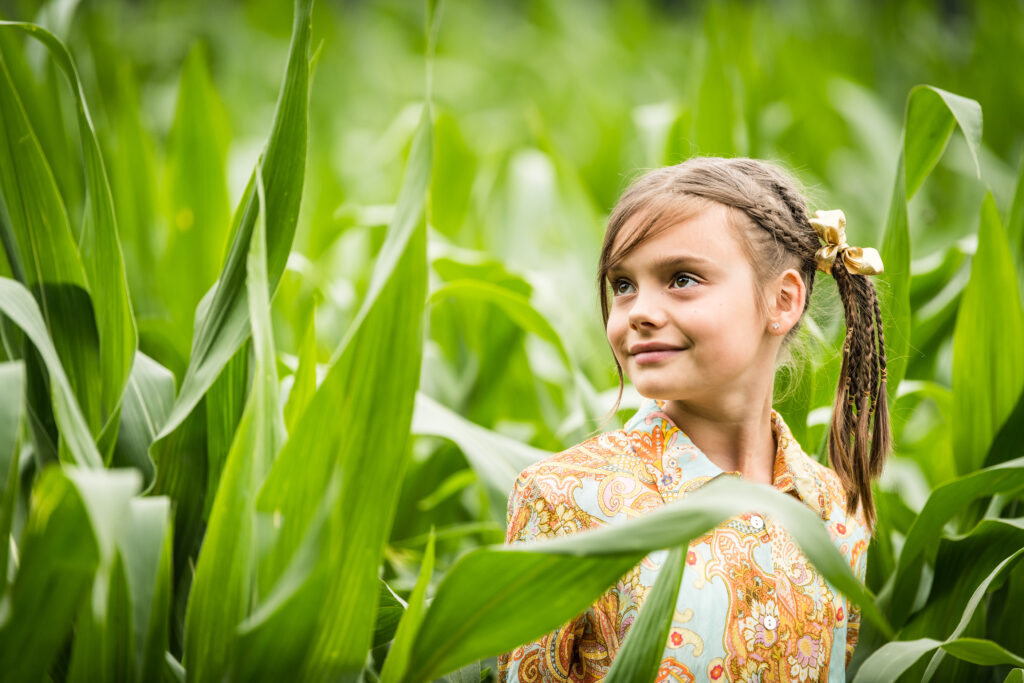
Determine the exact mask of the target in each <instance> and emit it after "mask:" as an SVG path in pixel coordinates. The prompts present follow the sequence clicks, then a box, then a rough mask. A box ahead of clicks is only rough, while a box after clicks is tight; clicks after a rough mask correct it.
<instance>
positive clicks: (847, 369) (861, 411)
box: [828, 259, 892, 529]
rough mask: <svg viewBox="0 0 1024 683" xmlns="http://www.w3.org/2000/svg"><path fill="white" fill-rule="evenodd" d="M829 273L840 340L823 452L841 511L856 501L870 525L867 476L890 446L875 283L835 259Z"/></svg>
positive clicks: (875, 470) (872, 513)
mask: <svg viewBox="0 0 1024 683" xmlns="http://www.w3.org/2000/svg"><path fill="white" fill-rule="evenodd" d="M831 272H832V277H834V278H835V281H836V286H837V287H838V289H839V297H840V298H841V299H842V302H843V311H844V314H845V317H846V340H845V341H844V342H843V365H842V369H841V370H840V371H839V386H838V388H837V390H836V400H835V404H834V406H833V409H832V426H831V429H830V430H829V439H828V456H829V461H830V462H831V464H832V469H834V470H835V471H836V474H838V475H839V480H840V481H841V482H842V484H843V489H844V490H845V491H846V511H847V513H848V514H854V513H855V512H856V510H857V506H858V504H859V505H861V506H862V507H863V510H864V519H865V521H866V522H867V525H868V528H869V529H874V526H875V521H876V518H877V516H876V514H875V506H874V497H873V496H872V494H871V480H872V479H874V478H876V477H878V476H879V475H880V474H881V473H882V466H883V465H884V464H885V458H886V455H887V454H888V453H889V450H890V448H891V447H892V434H891V431H890V426H889V408H888V403H887V401H886V389H885V379H886V378H885V337H884V335H883V333H882V314H881V309H880V308H879V306H878V296H877V295H876V293H875V287H874V285H872V284H871V281H870V280H869V279H868V277H867V276H866V275H859V274H856V273H851V272H850V271H848V270H847V269H846V265H845V264H844V263H843V261H842V260H841V259H836V260H835V262H834V263H833V264H832V271H831ZM872 418H873V419H872ZM872 423H873V424H872ZM869 433H870V437H869Z"/></svg>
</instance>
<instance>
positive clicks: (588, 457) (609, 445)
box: [516, 429, 633, 485]
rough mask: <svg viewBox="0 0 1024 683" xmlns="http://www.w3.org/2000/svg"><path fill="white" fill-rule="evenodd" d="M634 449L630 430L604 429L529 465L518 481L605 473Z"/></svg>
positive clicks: (617, 467)
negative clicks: (604, 430)
mask: <svg viewBox="0 0 1024 683" xmlns="http://www.w3.org/2000/svg"><path fill="white" fill-rule="evenodd" d="M632 452H633V449H632V446H631V444H630V440H629V436H628V432H626V431H625V430H623V429H616V430H613V431H608V432H602V433H600V434H597V435H596V436H592V437H590V438H589V439H587V440H586V441H582V442H580V443H578V444H576V445H575V446H570V447H569V448H566V449H565V450H563V451H559V452H557V453H554V454H552V455H549V456H548V457H546V458H544V459H542V460H538V461H537V462H535V463H533V464H532V465H530V466H528V467H526V468H525V469H524V470H523V471H522V472H520V473H519V476H518V477H517V480H516V484H517V485H519V484H520V483H521V482H526V481H536V480H539V479H544V480H550V479H551V478H556V479H557V478H559V477H572V478H580V477H590V478H594V477H602V476H604V475H605V474H607V473H608V472H613V471H616V470H618V469H620V468H621V466H622V465H623V464H624V462H625V459H626V458H627V457H628V456H629V455H630V454H631V453H632Z"/></svg>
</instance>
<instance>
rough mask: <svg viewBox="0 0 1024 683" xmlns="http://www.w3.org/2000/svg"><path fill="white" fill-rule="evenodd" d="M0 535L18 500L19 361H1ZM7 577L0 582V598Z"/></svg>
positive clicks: (1, 557)
mask: <svg viewBox="0 0 1024 683" xmlns="http://www.w3.org/2000/svg"><path fill="white" fill-rule="evenodd" d="M0 386H2V387H4V389H5V391H4V394H3V396H2V397H0V538H3V539H7V538H10V536H11V526H12V525H13V523H14V509H15V504H16V503H17V501H18V491H19V486H18V484H19V481H18V474H19V471H20V470H19V465H20V463H21V449H22V443H21V442H22V437H21V435H22V428H21V425H22V419H23V417H24V406H25V399H24V396H25V365H24V363H21V362H19V361H14V362H8V363H0ZM10 550H11V544H10V543H3V544H2V545H0V576H3V577H6V576H7V575H8V574H7V561H8V556H9V554H10ZM6 591H7V581H6V580H5V581H4V582H3V583H2V584H0V599H2V598H3V595H4V593H6Z"/></svg>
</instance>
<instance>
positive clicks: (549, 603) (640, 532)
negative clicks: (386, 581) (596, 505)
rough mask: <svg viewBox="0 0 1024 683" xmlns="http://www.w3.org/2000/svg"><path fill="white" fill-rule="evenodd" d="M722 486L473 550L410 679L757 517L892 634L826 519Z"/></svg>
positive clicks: (527, 631) (750, 490)
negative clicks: (773, 525)
mask: <svg viewBox="0 0 1024 683" xmlns="http://www.w3.org/2000/svg"><path fill="white" fill-rule="evenodd" d="M721 479H722V480H721V481H715V482H712V483H711V484H708V485H707V486H705V487H704V488H702V489H701V490H699V491H697V492H695V493H693V494H690V495H688V496H686V498H684V499H682V500H680V501H678V502H674V503H672V504H670V505H666V506H664V507H662V508H660V509H658V510H655V511H653V512H651V513H649V514H647V515H644V516H642V517H638V518H636V519H632V520H629V521H628V522H625V523H623V524H619V525H615V526H609V527H605V528H601V529H597V530H594V531H590V532H586V533H581V534H575V535H573V536H568V537H558V538H555V539H552V540H545V541H539V542H536V543H530V544H523V545H514V546H510V547H507V548H501V549H493V548H484V549H479V550H474V551H472V552H470V553H469V554H467V555H466V556H464V557H463V558H462V559H461V560H459V561H458V562H457V563H456V564H455V566H454V567H452V569H451V570H450V571H449V572H448V574H447V575H446V576H445V578H444V579H443V580H442V582H441V585H440V586H439V587H438V589H437V595H436V596H435V597H434V601H433V602H432V603H431V605H430V609H429V610H428V611H427V615H426V617H425V618H424V620H423V624H422V625H421V627H420V634H419V638H418V639H417V642H416V646H415V647H414V650H413V656H412V661H415V662H418V663H419V664H420V667H421V670H420V671H418V672H417V676H416V677H415V678H413V679H412V680H416V681H425V680H431V679H432V678H435V677H437V676H439V675H442V674H444V673H446V672H448V671H453V670H455V669H457V668H459V667H460V666H462V665H464V664H466V663H467V662H471V661H474V660H476V659H480V658H483V657H488V656H493V655H496V654H498V653H500V652H504V651H507V650H511V649H512V648H514V647H516V646H518V645H520V644H521V643H524V642H526V641H528V640H530V639H532V638H537V637H539V636H541V635H543V634H544V633H546V632H548V631H550V630H551V629H553V628H555V627H557V626H558V625H560V624H563V623H565V622H567V621H569V619H571V618H573V617H574V616H576V615H577V614H579V613H580V612H581V611H583V610H584V609H586V608H587V607H588V606H589V605H590V604H591V603H592V602H593V601H594V600H595V599H597V597H598V596H599V595H600V594H601V593H602V592H603V591H604V590H606V589H607V588H608V587H609V586H610V585H611V584H612V583H613V582H614V581H615V580H616V579H617V578H619V577H620V576H622V575H623V574H624V573H625V572H626V571H627V570H628V569H629V568H630V567H632V566H634V565H635V564H637V563H638V562H639V561H640V560H641V559H642V558H643V556H644V555H645V554H647V553H649V552H651V551H654V550H658V549H661V548H669V547H675V546H682V545H685V544H689V542H690V541H691V540H693V539H694V538H697V537H698V536H700V535H701V534H703V533H705V532H706V531H707V530H708V529H711V528H713V527H715V526H716V525H718V524H719V523H721V522H722V521H723V520H725V519H728V518H729V517H733V516H735V515H739V514H742V513H744V512H747V511H749V510H752V509H757V510H758V511H759V513H768V514H771V515H774V516H775V517H776V518H778V520H779V521H780V522H781V523H782V524H783V526H784V527H785V528H786V529H787V531H788V532H789V533H790V534H791V535H792V536H793V538H794V539H795V540H796V541H797V543H798V544H799V545H800V547H801V549H802V550H803V551H804V553H805V554H806V555H807V557H808V559H809V560H810V561H811V563H812V564H813V565H814V566H815V568H816V569H817V570H818V571H819V572H820V573H821V574H822V576H824V577H825V579H826V580H827V581H829V582H830V583H831V584H832V585H833V586H834V587H835V588H837V589H838V590H839V591H841V592H842V593H843V594H844V595H846V596H847V597H849V598H850V599H851V600H852V601H853V602H855V603H857V604H859V605H860V606H861V609H862V614H863V615H864V618H865V619H868V620H870V621H871V622H873V623H874V624H876V625H877V626H878V627H879V629H881V630H882V631H883V632H885V633H891V632H892V631H891V629H890V628H889V626H888V624H887V623H886V621H885V618H884V617H882V615H881V613H880V612H879V611H878V608H877V607H876V606H875V603H874V601H873V599H872V597H871V594H870V593H869V592H868V591H867V589H866V588H865V587H864V586H863V585H861V584H860V582H858V581H857V579H856V578H855V577H854V575H853V571H852V570H851V568H850V566H849V565H848V564H847V562H846V560H845V559H844V558H843V556H842V555H841V554H840V553H839V551H838V550H837V549H836V547H835V546H834V545H833V544H832V541H831V539H830V537H829V535H828V532H827V531H826V529H825V527H824V525H823V524H822V522H821V519H820V518H819V517H817V516H816V515H815V514H814V513H813V512H811V511H810V510H809V509H808V508H807V507H806V506H804V505H803V504H801V503H800V502H798V501H796V500H794V499H793V498H791V497H788V496H785V495H782V494H780V493H779V492H777V491H775V490H773V489H771V488H769V487H767V486H761V485H757V484H753V483H750V482H746V481H743V480H740V479H736V478H732V477H723V478H721ZM527 592H528V593H529V596H530V597H529V599H525V598H524V595H525V593H527ZM467 596H469V597H467Z"/></svg>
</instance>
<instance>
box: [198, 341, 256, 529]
mask: <svg viewBox="0 0 1024 683" xmlns="http://www.w3.org/2000/svg"><path fill="white" fill-rule="evenodd" d="M248 395H249V344H248V343H246V344H242V347H241V348H240V349H238V351H236V352H235V355H234V356H232V357H231V360H229V361H228V363H227V365H225V366H224V369H223V370H221V373H220V377H218V378H217V380H216V381H215V382H214V383H213V384H212V385H211V386H210V390H209V392H208V393H207V394H206V397H205V400H204V403H205V404H206V502H205V503H204V504H203V519H208V518H209V517H210V509H211V508H212V507H213V497H214V495H215V494H216V493H217V484H218V482H219V481H220V476H221V472H222V471H223V469H224V463H225V462H226V461H227V457H228V451H230V450H231V444H232V442H233V441H234V436H235V433H236V432H237V430H238V423H239V421H240V420H241V419H242V411H243V410H244V409H245V403H246V398H247V396H248Z"/></svg>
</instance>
